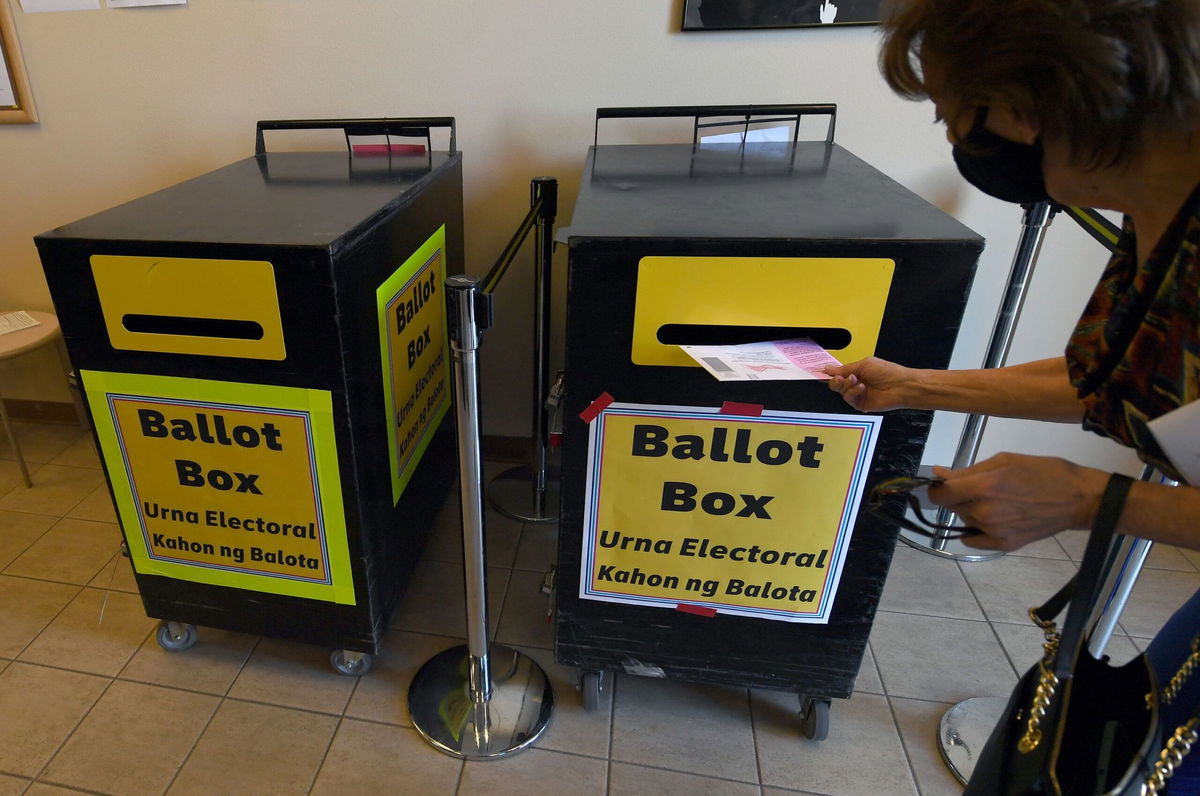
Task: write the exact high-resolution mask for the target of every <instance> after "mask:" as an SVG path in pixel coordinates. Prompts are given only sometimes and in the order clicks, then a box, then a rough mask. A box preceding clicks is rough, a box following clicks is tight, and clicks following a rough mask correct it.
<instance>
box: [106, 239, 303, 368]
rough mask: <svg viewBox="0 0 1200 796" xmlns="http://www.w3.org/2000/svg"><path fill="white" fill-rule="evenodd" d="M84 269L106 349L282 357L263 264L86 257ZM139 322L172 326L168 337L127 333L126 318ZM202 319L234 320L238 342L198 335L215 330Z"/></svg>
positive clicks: (271, 282)
mask: <svg viewBox="0 0 1200 796" xmlns="http://www.w3.org/2000/svg"><path fill="white" fill-rule="evenodd" d="M91 265H92V276H93V278H94V279H95V280H96V291H97V293H98V295H99V298H100V308H101V311H102V312H103V313H104V325H105V328H106V329H107V330H108V338H109V342H110V343H111V344H112V347H113V348H117V349H121V350H128V351H156V352H162V353H167V354H200V355H205V356H223V357H241V358H244V359H268V360H282V359H285V358H286V356H287V352H286V349H285V347H284V341H283V322H282V321H281V319H280V314H279V296H278V294H277V293H276V290H275V268H274V266H272V265H271V263H269V262H266V261H265V260H212V259H202V258H194V257H142V256H128V255H112V254H93V255H92V257H91ZM138 317H141V318H150V319H159V326H160V327H161V326H162V322H163V321H167V322H170V321H174V322H175V324H176V326H177V327H178V328H177V331H175V332H172V333H165V332H163V331H139V330H137V327H134V328H133V329H131V328H129V325H131V318H138ZM204 321H210V322H211V321H233V322H235V323H236V324H238V325H240V327H241V328H242V329H248V331H245V332H244V334H245V335H246V336H244V337H237V336H234V337H228V336H218V335H215V334H202V333H200V331H198V330H201V329H203V328H205V326H207V327H208V328H217V329H219V328H220V327H214V326H213V324H211V323H209V324H204V323H203V322H204ZM180 322H182V323H183V324H184V325H182V326H180V325H179V324H180ZM188 324H190V327H191V331H190V332H189V325H188ZM152 328H153V327H152ZM234 334H243V332H241V331H239V332H235V333H234Z"/></svg>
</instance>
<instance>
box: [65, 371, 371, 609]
mask: <svg viewBox="0 0 1200 796" xmlns="http://www.w3.org/2000/svg"><path fill="white" fill-rule="evenodd" d="M81 375H82V377H83V384H84V388H85V392H86V394H87V397H88V403H89V405H90V406H91V409H92V416H93V418H94V420H95V423H96V432H97V436H98V437H99V440H100V448H101V452H102V455H103V457H104V461H105V464H106V466H107V469H108V473H109V477H110V479H111V482H112V487H113V494H114V497H115V500H116V505H117V511H118V513H119V514H120V517H121V524H122V527H123V528H124V530H125V538H126V541H127V543H128V545H129V550H130V555H131V556H132V558H133V563H134V568H135V569H136V570H137V571H138V572H139V573H142V574H150V575H161V576H163V577H169V578H175V579H178V580H186V581H194V582H197V583H207V584H211V585H216V586H228V587H232V588H240V589H248V590H251V591H259V592H267V593H272V594H285V595H290V596H294V597H304V598H308V599H314V600H323V601H326V602H335V603H343V604H347V605H353V604H355V596H354V585H353V579H352V575H351V571H350V558H349V549H348V542H347V537H346V525H345V515H344V509H343V503H342V491H341V479H340V476H339V473H338V466H337V449H336V441H335V438H334V430H333V408H332V402H331V398H330V394H329V393H328V392H326V391H323V390H306V389H301V388H296V387H277V386H269V385H260V384H242V383H235V382H219V381H208V380H200V379H186V378H178V377H172V376H146V375H138V374H129V373H105V372H99V371H87V370H85V371H82V374H81Z"/></svg>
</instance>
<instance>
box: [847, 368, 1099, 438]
mask: <svg viewBox="0 0 1200 796" xmlns="http://www.w3.org/2000/svg"><path fill="white" fill-rule="evenodd" d="M825 372H826V373H828V374H829V375H830V376H832V378H831V379H830V380H829V388H830V389H831V390H834V391H836V392H840V393H841V394H842V397H843V398H845V399H846V402H847V403H849V404H850V405H851V406H853V407H854V408H856V409H859V410H861V411H864V412H881V411H885V410H888V409H900V408H904V407H907V408H910V409H941V410H946V411H950V412H972V413H975V414H983V415H992V416H995V417H1019V418H1024V419H1027V420H1051V421H1056V422H1062V423H1078V422H1080V420H1081V419H1082V418H1083V407H1082V405H1081V404H1080V403H1079V399H1078V398H1077V397H1076V394H1075V388H1074V387H1072V386H1071V382H1070V380H1069V378H1068V377H1067V363H1066V360H1065V359H1063V358H1062V357H1054V358H1052V359H1042V360H1038V361H1036V362H1026V363H1025V364H1022V365H1012V366H1009V367H1005V368H986V369H980V370H926V369H920V368H906V367H904V366H902V365H897V364H895V363H894V362H888V361H886V360H882V359H877V358H875V357H869V358H867V359H862V360H859V361H858V362H853V363H851V364H849V365H842V366H840V367H836V366H835V367H829V368H826V370H825Z"/></svg>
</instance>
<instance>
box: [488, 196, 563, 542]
mask: <svg viewBox="0 0 1200 796" xmlns="http://www.w3.org/2000/svg"><path fill="white" fill-rule="evenodd" d="M539 203H540V205H539ZM530 204H531V205H532V207H534V208H536V209H537V235H536V236H535V238H534V294H535V295H534V301H535V304H536V307H535V312H534V329H533V374H534V375H533V422H532V428H533V452H532V456H531V460H530V463H529V464H528V465H522V466H520V467H514V468H512V469H509V470H505V471H504V472H503V473H501V474H500V475H498V476H496V478H494V479H493V480H492V483H491V484H490V485H489V487H488V501H489V502H490V503H491V504H492V506H493V507H494V508H495V509H496V511H499V512H500V513H501V514H504V515H505V516H508V517H512V518H513V519H517V520H522V521H524V522H554V521H556V520H557V519H558V507H559V495H560V491H561V490H560V476H559V473H558V471H557V470H556V469H555V468H553V467H551V466H550V464H549V462H548V452H549V448H550V411H549V409H548V408H547V406H546V403H547V399H548V397H549V395H550V305H551V293H550V285H551V280H550V276H551V270H552V265H553V255H554V218H555V216H556V215H557V212H558V181H557V180H555V179H554V178H553V177H535V178H534V179H533V181H532V182H531V184H530Z"/></svg>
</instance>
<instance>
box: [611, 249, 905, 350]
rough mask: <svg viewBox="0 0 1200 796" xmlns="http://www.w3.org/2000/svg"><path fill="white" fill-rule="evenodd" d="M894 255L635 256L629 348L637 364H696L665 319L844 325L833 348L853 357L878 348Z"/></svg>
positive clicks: (685, 322) (684, 322) (701, 323)
mask: <svg viewBox="0 0 1200 796" xmlns="http://www.w3.org/2000/svg"><path fill="white" fill-rule="evenodd" d="M895 270H896V263H895V261H894V260H890V259H885V258H868V257H658V256H655V257H643V258H642V259H641V261H640V262H639V263H638V278H637V301H636V304H635V306H634V314H633V350H632V352H631V357H632V359H633V362H634V363H635V364H638V365H675V366H680V367H700V366H699V364H697V363H696V361H695V360H693V359H692V358H691V357H689V356H688V355H687V354H685V353H684V352H683V351H682V350H681V349H680V348H679V346H678V345H667V344H664V343H661V342H659V339H658V333H659V329H660V328H661V327H663V326H665V325H673V324H681V325H687V326H752V327H753V326H768V327H770V326H774V327H791V328H814V329H822V328H824V329H845V330H846V331H847V332H849V334H850V341H849V343H848V344H847V345H846V346H845V347H844V348H837V349H834V348H831V349H830V353H832V354H833V355H834V356H835V357H837V358H838V359H839V360H841V361H842V362H854V361H856V360H859V359H862V358H863V357H868V356H871V355H872V354H874V353H875V345H876V343H877V342H878V341H879V327H880V324H881V323H882V322H883V311H884V308H885V306H886V305H887V297H888V291H889V290H890V289H891V284H892V275H893V273H894V272H895Z"/></svg>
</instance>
